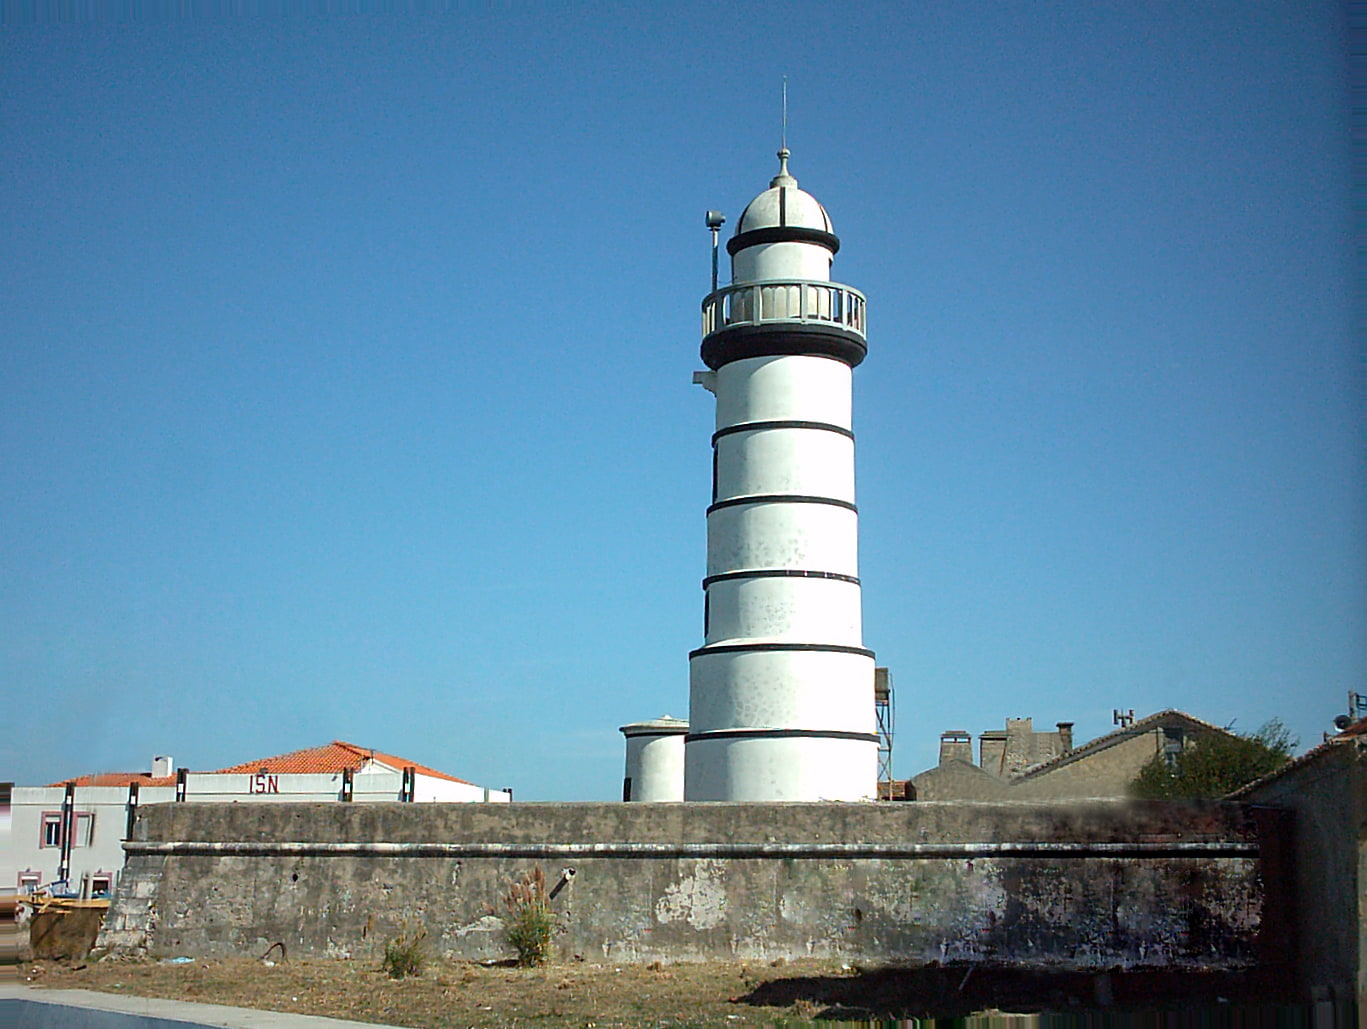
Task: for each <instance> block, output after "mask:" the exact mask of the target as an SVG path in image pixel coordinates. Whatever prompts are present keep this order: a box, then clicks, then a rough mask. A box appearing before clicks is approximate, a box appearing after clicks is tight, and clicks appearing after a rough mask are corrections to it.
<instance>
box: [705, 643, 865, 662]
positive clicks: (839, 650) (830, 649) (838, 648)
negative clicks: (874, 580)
mask: <svg viewBox="0 0 1367 1029" xmlns="http://www.w3.org/2000/svg"><path fill="white" fill-rule="evenodd" d="M794 650H799V651H810V650H818V651H825V652H826V653H830V654H858V655H859V656H860V657H867V658H872V657H873V651H872V650H869V649H868V648H867V647H852V646H850V645H849V644H848V643H722V644H719V645H716V646H711V647H707V646H703V647H699V648H698V649H697V650H690V651H689V652H688V659H689V660H690V661H691V660H693V658H695V657H704V656H706V655H708V654H741V653H745V652H747V651H749V652H753V653H763V652H765V651H794Z"/></svg>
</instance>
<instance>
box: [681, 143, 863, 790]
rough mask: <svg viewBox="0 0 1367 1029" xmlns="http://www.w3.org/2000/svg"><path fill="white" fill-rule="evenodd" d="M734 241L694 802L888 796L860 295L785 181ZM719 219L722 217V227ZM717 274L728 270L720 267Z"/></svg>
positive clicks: (805, 196)
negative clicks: (864, 444)
mask: <svg viewBox="0 0 1367 1029" xmlns="http://www.w3.org/2000/svg"><path fill="white" fill-rule="evenodd" d="M788 156H789V155H788V150H787V148H786V147H784V148H783V149H781V150H780V151H779V152H778V158H779V170H778V175H776V176H775V177H774V179H773V181H772V182H770V184H769V188H768V189H766V190H765V191H764V192H763V193H761V194H760V195H759V196H757V197H756V198H755V199H754V200H753V201H751V202H750V206H749V207H747V208H746V209H745V213H744V214H742V215H741V217H740V221H739V223H738V224H737V225H736V231H735V235H734V236H733V237H732V238H731V240H730V241H729V242H728V243H727V247H726V249H727V252H728V253H729V254H730V255H731V284H730V285H729V286H724V287H722V288H720V289H718V288H716V284H715V281H714V283H713V292H712V293H711V294H709V295H708V297H707V299H706V300H704V301H703V330H702V331H703V340H702V359H703V362H704V363H705V364H706V365H707V367H708V368H709V369H710V371H706V372H699V373H697V374H696V375H695V377H694V378H695V381H697V382H699V383H701V384H702V385H704V386H706V387H707V388H708V389H709V390H710V391H711V392H712V393H713V394H714V395H715V396H716V402H717V420H716V432H715V433H714V434H713V436H712V447H713V458H712V462H713V463H712V468H713V472H712V504H711V506H710V507H709V508H708V509H707V577H706V578H705V579H704V580H703V589H704V591H705V594H706V597H705V601H704V608H703V611H704V615H703V622H704V636H705V639H704V643H703V646H702V647H700V648H699V649H697V650H695V651H693V652H692V653H691V654H690V655H689V719H688V720H689V731H688V735H687V737H686V738H685V773H684V799H685V800H750V801H768V800H862V799H866V798H872V797H873V796H874V795H875V791H876V789H877V776H878V736H877V733H876V725H875V716H874V696H873V692H874V656H873V652H872V651H870V650H867V649H865V647H864V644H863V639H862V629H861V614H860V591H859V570H858V514H857V511H856V508H855V504H854V433H853V432H852V430H851V379H852V373H853V369H854V366H855V365H857V364H859V362H860V361H862V360H863V359H864V354H865V352H866V350H867V347H866V344H865V336H864V297H863V295H862V294H861V293H860V292H859V291H858V290H855V289H851V288H850V287H849V286H842V285H839V284H838V283H834V282H831V275H830V272H831V261H832V259H833V257H834V256H835V252H836V251H837V250H838V249H839V248H840V241H839V240H838V239H837V238H836V237H835V234H834V233H833V232H832V231H831V220H830V218H829V217H827V215H826V211H825V209H824V208H823V207H822V206H821V204H820V203H818V202H817V200H816V198H815V197H813V196H812V195H811V194H809V193H805V192H803V191H802V190H800V189H798V187H797V180H796V179H794V178H793V177H792V176H791V175H789V174H788ZM720 221H721V219H720V216H719V215H716V216H713V215H712V214H709V219H708V222H709V225H711V226H712V227H713V229H714V231H715V229H716V227H717V226H718V225H719V224H720ZM714 280H715V263H714Z"/></svg>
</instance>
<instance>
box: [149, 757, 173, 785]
mask: <svg viewBox="0 0 1367 1029" xmlns="http://www.w3.org/2000/svg"><path fill="white" fill-rule="evenodd" d="M175 768H176V761H175V758H173V757H171V755H170V754H158V755H157V756H156V757H154V758H152V778H153V779H165V778H166V777H167V776H168V775H174V774H175Z"/></svg>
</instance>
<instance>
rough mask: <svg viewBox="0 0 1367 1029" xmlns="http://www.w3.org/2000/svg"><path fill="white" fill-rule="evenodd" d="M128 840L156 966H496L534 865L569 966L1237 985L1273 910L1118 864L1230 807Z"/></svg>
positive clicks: (334, 808)
mask: <svg viewBox="0 0 1367 1029" xmlns="http://www.w3.org/2000/svg"><path fill="white" fill-rule="evenodd" d="M135 835H136V839H135V841H134V844H133V845H132V850H131V852H130V858H129V864H128V870H127V873H126V875H125V877H124V879H123V881H122V882H121V884H120V887H119V890H118V895H117V897H116V899H115V903H114V906H113V909H112V910H111V912H110V916H109V919H108V920H107V922H106V930H105V933H104V936H103V937H102V939H101V941H100V943H101V945H104V946H113V947H115V948H117V949H123V950H133V951H138V950H145V951H147V952H150V953H151V954H152V955H154V956H158V957H160V956H169V955H182V954H183V955H205V954H230V953H260V952H261V951H263V950H264V949H265V947H266V946H268V945H269V944H271V943H274V942H277V941H280V942H283V943H285V944H286V946H287V947H288V948H289V952H290V954H291V956H293V955H296V954H299V955H306V954H333V955H351V956H361V955H373V954H375V953H376V952H377V951H378V950H379V949H381V948H382V947H383V945H384V943H385V942H386V941H387V940H389V939H391V938H393V937H394V936H396V935H398V934H400V933H401V932H404V931H407V930H411V929H412V928H413V927H414V926H416V925H422V926H423V927H425V928H426V930H427V933H428V938H429V939H430V940H431V941H432V942H433V944H434V946H436V947H437V948H438V949H439V950H441V951H442V952H443V953H445V954H447V955H451V956H455V957H460V958H474V959H481V958H491V957H502V956H506V955H507V953H508V949H507V947H506V944H505V942H504V937H503V932H502V915H503V914H504V913H505V911H506V906H505V902H504V897H505V896H506V895H507V892H508V889H509V886H510V884H511V883H512V882H513V881H514V880H516V879H518V878H520V877H521V876H523V875H525V874H527V873H529V872H530V871H531V870H532V869H533V868H536V867H540V868H541V869H542V871H543V872H544V873H545V876H546V878H547V881H548V883H550V884H552V885H554V884H557V883H560V881H561V878H562V873H566V872H568V871H569V870H571V869H572V870H573V874H572V875H567V876H566V877H565V881H564V883H563V885H561V886H560V888H559V890H558V892H557V894H556V896H555V898H554V901H553V908H554V910H555V912H556V916H557V922H558V931H557V935H556V937H555V947H556V950H557V952H558V956H559V958H560V959H562V960H571V959H572V958H574V957H576V956H578V957H582V958H583V959H585V960H588V961H648V960H656V959H662V960H694V959H706V958H712V959H735V958H746V959H754V960H759V959H768V960H772V959H775V958H780V957H782V958H794V957H807V956H830V957H843V958H851V959H858V960H881V961H893V960H896V961H910V962H929V961H950V960H984V961H985V960H992V961H1001V962H1006V963H1019V964H1030V965H1036V966H1038V965H1040V964H1050V963H1057V964H1061V965H1062V966H1064V967H1083V968H1098V967H1105V968H1109V967H1138V966H1145V965H1156V966H1168V967H1171V966H1176V967H1193V966H1196V965H1199V966H1201V967H1212V966H1214V967H1219V966H1222V965H1223V966H1238V965H1242V964H1247V963H1249V962H1251V961H1252V960H1253V955H1254V949H1255V944H1256V936H1257V933H1258V930H1259V925H1260V916H1261V909H1262V885H1261V883H1260V881H1259V878H1258V861H1257V860H1256V858H1254V857H1252V856H1250V854H1249V853H1248V852H1241V853H1236V854H1229V853H1227V852H1226V853H1223V854H1220V855H1213V854H1210V853H1190V852H1188V851H1182V852H1181V856H1175V851H1174V853H1150V852H1148V851H1146V852H1144V855H1143V856H1137V854H1136V853H1133V852H1131V853H1120V854H1115V853H1113V852H1110V851H1107V850H1106V849H1105V848H1106V847H1107V846H1110V845H1115V844H1123V845H1126V846H1137V844H1135V841H1146V842H1145V844H1144V845H1145V846H1150V847H1154V846H1162V847H1172V848H1180V847H1185V846H1190V845H1192V844H1202V845H1204V844H1205V843H1210V842H1219V843H1225V844H1232V845H1235V846H1243V847H1247V846H1249V845H1252V844H1255V843H1256V828H1255V827H1254V824H1253V823H1252V821H1251V820H1250V819H1249V818H1248V817H1247V816H1246V814H1245V813H1244V812H1243V811H1242V809H1239V808H1237V807H1234V806H1214V805H1208V806H1204V807H1192V806H1185V805H1166V804H1145V805H1119V804H1110V805H1093V806H1088V807H1081V808H1080V807H1075V806H1068V805H1050V806H1048V807H1032V806H1026V805H1020V804H962V803H960V804H935V803H920V804H887V805H883V804H781V805H779V804H729V803H728V804H678V805H673V804H669V805H666V804H555V805H550V804H520V805H494V804H488V805H486V804H480V805H449V806H447V805H442V806H435V805H427V806H424V805H414V804H372V805H317V804H310V805H305V804H295V805H252V804H235V805H213V804H170V805H161V806H158V807H156V808H147V809H143V811H141V812H140V820H139V824H138V827H137V830H136V834H135ZM1003 840H1006V841H1017V842H1024V843H1031V844H1032V845H1034V846H1036V847H1037V848H1039V849H1038V852H1035V853H1033V854H1032V853H1026V854H1024V855H1022V854H1020V853H1007V852H1003V851H1002V850H1001V849H1000V846H999V844H998V841H1003ZM625 841H630V842H625ZM879 848H884V849H882V850H880V849H879Z"/></svg>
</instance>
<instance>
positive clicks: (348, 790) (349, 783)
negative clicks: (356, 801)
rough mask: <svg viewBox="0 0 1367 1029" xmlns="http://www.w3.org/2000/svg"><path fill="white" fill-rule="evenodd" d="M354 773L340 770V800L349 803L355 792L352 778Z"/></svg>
mask: <svg viewBox="0 0 1367 1029" xmlns="http://www.w3.org/2000/svg"><path fill="white" fill-rule="evenodd" d="M353 775H354V773H353V772H352V771H351V769H350V768H343V769H342V800H343V801H347V802H350V800H351V798H352V795H353V794H354V792H355V790H356V781H355V779H353V778H352V776H353Z"/></svg>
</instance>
